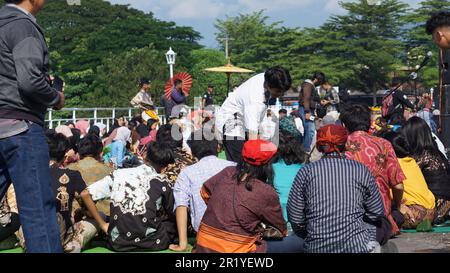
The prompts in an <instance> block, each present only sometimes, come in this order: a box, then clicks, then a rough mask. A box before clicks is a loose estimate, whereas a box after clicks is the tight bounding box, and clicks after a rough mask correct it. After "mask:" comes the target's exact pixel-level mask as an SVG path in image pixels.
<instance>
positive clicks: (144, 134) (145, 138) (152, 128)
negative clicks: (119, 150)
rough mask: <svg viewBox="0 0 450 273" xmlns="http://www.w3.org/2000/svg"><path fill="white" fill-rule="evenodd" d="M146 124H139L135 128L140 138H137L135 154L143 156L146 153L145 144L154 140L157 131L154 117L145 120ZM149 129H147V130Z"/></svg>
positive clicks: (156, 122)
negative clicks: (137, 143) (137, 144)
mask: <svg viewBox="0 0 450 273" xmlns="http://www.w3.org/2000/svg"><path fill="white" fill-rule="evenodd" d="M146 123H147V124H140V125H139V126H138V128H137V131H138V133H139V135H140V136H141V139H140V140H139V146H138V152H137V156H139V157H140V158H143V157H144V156H145V154H146V153H147V145H148V144H149V143H150V142H153V141H156V134H157V133H158V128H157V126H158V124H159V122H158V121H157V120H154V119H149V120H147V121H146ZM147 130H149V131H147Z"/></svg>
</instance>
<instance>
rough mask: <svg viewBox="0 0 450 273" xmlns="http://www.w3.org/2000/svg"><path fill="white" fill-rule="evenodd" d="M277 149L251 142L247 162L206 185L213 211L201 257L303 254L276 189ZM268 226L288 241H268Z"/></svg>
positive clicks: (201, 238)
mask: <svg viewBox="0 0 450 273" xmlns="http://www.w3.org/2000/svg"><path fill="white" fill-rule="evenodd" d="M276 153H277V147H276V146H275V145H274V144H273V143H270V142H267V141H264V140H250V141H247V142H246V143H245V144H244V148H243V150H242V158H243V162H242V163H239V165H238V166H237V167H228V168H225V169H224V170H223V171H221V172H220V173H218V174H217V175H215V176H214V177H212V178H210V179H209V180H208V181H206V182H205V183H204V184H203V187H202V190H201V196H202V198H203V200H205V203H206V204H207V208H206V211H205V214H204V216H203V219H202V222H201V224H200V228H199V231H198V234H197V247H196V249H195V252H196V253H266V252H268V253H274V252H300V251H301V250H302V241H301V240H300V238H298V237H296V236H289V237H284V236H287V234H288V232H287V228H286V223H285V221H284V218H283V213H282V209H281V205H280V201H279V198H278V195H277V193H276V191H275V189H274V188H273V186H272V184H273V169H272V162H271V160H272V158H273V157H274V156H275V154H276ZM264 226H266V227H268V226H271V227H273V229H275V230H277V231H278V232H277V233H279V236H280V237H281V238H283V237H284V238H283V240H282V241H269V240H267V241H266V240H263V238H262V237H263V236H261V234H262V233H263V232H264V229H265V228H264Z"/></svg>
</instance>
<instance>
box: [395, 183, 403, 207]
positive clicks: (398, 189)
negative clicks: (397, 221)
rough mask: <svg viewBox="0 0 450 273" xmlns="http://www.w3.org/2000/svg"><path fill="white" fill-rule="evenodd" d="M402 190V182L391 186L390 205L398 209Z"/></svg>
mask: <svg viewBox="0 0 450 273" xmlns="http://www.w3.org/2000/svg"><path fill="white" fill-rule="evenodd" d="M403 191H404V187H403V183H401V184H398V185H396V186H394V187H393V188H392V196H393V199H392V205H393V206H394V208H396V209H400V206H401V204H402V199H403Z"/></svg>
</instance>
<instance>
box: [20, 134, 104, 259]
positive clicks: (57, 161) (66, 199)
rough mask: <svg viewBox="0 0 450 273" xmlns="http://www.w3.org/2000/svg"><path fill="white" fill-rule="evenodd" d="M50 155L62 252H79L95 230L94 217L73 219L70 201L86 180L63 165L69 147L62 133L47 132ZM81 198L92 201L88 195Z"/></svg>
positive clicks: (21, 243)
mask: <svg viewBox="0 0 450 273" xmlns="http://www.w3.org/2000/svg"><path fill="white" fill-rule="evenodd" d="M47 141H48V145H49V155H50V173H51V177H52V181H51V182H52V189H53V193H54V196H55V203H56V213H57V219H58V224H59V227H60V235H61V242H63V248H64V252H69V253H80V252H81V250H82V249H83V248H84V247H85V246H86V245H87V243H89V241H90V240H91V239H92V238H93V237H94V236H95V234H96V233H97V229H98V227H97V226H96V223H95V222H94V221H80V222H76V223H74V222H73V221H72V218H71V216H72V204H73V201H74V200H75V199H76V197H77V196H78V195H79V194H81V192H82V191H83V190H84V189H86V183H85V181H84V180H83V178H82V177H81V174H80V173H79V172H78V171H73V170H69V169H66V168H64V167H63V165H62V163H63V161H64V155H65V154H66V152H67V149H69V141H68V140H67V138H66V137H65V136H64V135H62V134H49V135H47ZM82 200H83V202H92V199H91V198H90V197H89V196H85V197H83V198H82ZM19 240H20V245H21V246H22V247H23V248H25V241H24V238H23V237H22V233H21V232H20V233H19Z"/></svg>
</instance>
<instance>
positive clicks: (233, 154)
mask: <svg viewBox="0 0 450 273" xmlns="http://www.w3.org/2000/svg"><path fill="white" fill-rule="evenodd" d="M244 143H245V139H239V138H233V139H231V138H230V137H228V139H227V136H224V138H223V147H224V149H225V154H226V156H227V160H228V161H232V162H236V163H237V164H239V163H241V162H242V149H243V148H244Z"/></svg>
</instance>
